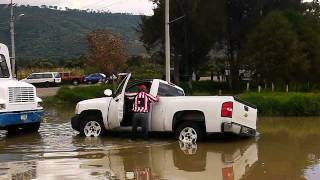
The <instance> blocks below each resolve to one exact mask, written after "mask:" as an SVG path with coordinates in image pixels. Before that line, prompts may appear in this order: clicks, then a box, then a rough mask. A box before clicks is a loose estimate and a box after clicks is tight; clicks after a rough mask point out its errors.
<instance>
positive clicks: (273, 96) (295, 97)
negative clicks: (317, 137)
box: [240, 92, 320, 116]
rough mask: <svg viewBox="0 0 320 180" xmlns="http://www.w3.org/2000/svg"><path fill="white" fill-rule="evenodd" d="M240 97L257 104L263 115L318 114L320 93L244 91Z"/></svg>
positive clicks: (319, 110) (319, 111) (319, 112)
mask: <svg viewBox="0 0 320 180" xmlns="http://www.w3.org/2000/svg"><path fill="white" fill-rule="evenodd" d="M240 98H241V99H243V100H245V101H248V102H250V103H252V104H255V105H256V106H257V107H258V112H259V114H260V115H263V116H318V115H320V94H318V93H271V92H270V93H267V92H266V93H244V94H241V95H240Z"/></svg>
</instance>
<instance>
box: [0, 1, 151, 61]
mask: <svg viewBox="0 0 320 180" xmlns="http://www.w3.org/2000/svg"><path fill="white" fill-rule="evenodd" d="M22 13H23V14H25V15H24V16H23V17H20V18H17V20H16V53H17V58H18V60H24V59H29V60H30V59H49V60H57V59H58V60H61V59H67V58H77V57H79V56H81V55H83V54H86V53H87V42H86V35H87V33H89V32H90V31H93V30H95V29H101V28H106V29H110V30H112V32H114V33H115V34H117V35H119V36H120V37H122V38H123V40H124V41H125V44H126V48H127V50H128V54H129V55H138V54H142V53H145V49H144V47H143V45H142V43H141V42H139V34H138V33H137V32H136V28H137V27H138V25H139V22H140V16H137V15H129V14H112V13H95V12H86V11H80V10H67V11H59V10H54V9H49V8H39V7H36V6H19V7H16V9H15V14H16V15H19V14H22ZM9 16H10V8H6V7H5V5H0V42H3V43H5V44H7V45H10V33H9V29H8V28H7V29H6V27H8V26H9V23H6V22H8V21H9ZM3 27H5V29H3Z"/></svg>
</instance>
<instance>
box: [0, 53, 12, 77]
mask: <svg viewBox="0 0 320 180" xmlns="http://www.w3.org/2000/svg"><path fill="white" fill-rule="evenodd" d="M8 77H10V74H9V69H8V66H7V62H6V59H5V58H4V56H3V55H2V54H0V78H8Z"/></svg>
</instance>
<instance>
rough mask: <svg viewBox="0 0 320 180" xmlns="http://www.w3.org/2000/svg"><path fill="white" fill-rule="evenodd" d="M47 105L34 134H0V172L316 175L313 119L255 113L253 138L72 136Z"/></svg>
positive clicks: (22, 175)
mask: <svg viewBox="0 0 320 180" xmlns="http://www.w3.org/2000/svg"><path fill="white" fill-rule="evenodd" d="M71 116H72V111H61V110H57V109H50V110H48V111H47V112H46V118H45V122H44V123H43V124H42V126H41V128H40V132H39V133H36V134H23V135H16V136H6V135H5V133H2V134H1V135H0V179H1V180H2V179H23V180H25V179H46V180H47V179H48V180H50V179H57V180H58V179H59V180H60V179H139V180H140V179H141V180H149V179H179V180H180V179H198V180H200V179H214V180H216V179H217V180H238V179H252V180H257V179H259V180H263V179H267V180H270V179H272V180H278V179H279V180H291V179H320V161H319V160H320V141H319V139H320V118H319V117H315V118H311V117H309V118H260V120H259V123H258V124H259V131H260V133H261V135H260V137H259V138H254V139H239V138H232V137H211V138H210V139H209V140H208V141H207V142H204V143H199V144H197V145H195V144H194V145H192V144H189V145H188V144H181V143H179V142H177V141H175V140H174V139H173V138H170V137H166V138H155V137H153V138H152V139H151V140H150V141H143V140H138V141H130V140H129V137H128V136H123V137H117V136H115V135H114V136H112V137H108V136H107V137H103V138H83V137H78V136H77V133H76V132H74V131H73V130H72V129H71V127H70V123H69V119H70V117H71Z"/></svg>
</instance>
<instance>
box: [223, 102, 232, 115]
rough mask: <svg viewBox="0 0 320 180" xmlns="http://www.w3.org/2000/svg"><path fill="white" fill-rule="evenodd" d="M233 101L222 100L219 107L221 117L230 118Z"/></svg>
mask: <svg viewBox="0 0 320 180" xmlns="http://www.w3.org/2000/svg"><path fill="white" fill-rule="evenodd" d="M232 111H233V102H224V103H223V104H222V107H221V117H228V118H232Z"/></svg>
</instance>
